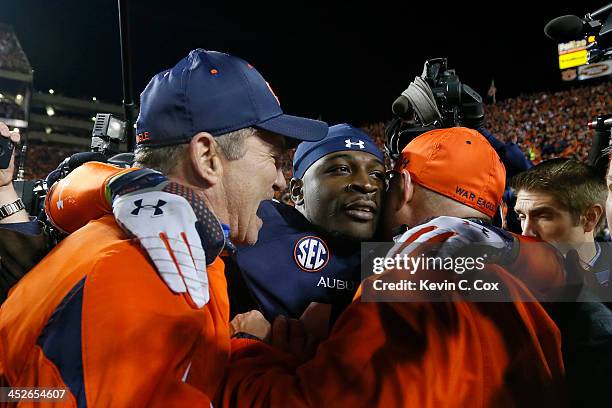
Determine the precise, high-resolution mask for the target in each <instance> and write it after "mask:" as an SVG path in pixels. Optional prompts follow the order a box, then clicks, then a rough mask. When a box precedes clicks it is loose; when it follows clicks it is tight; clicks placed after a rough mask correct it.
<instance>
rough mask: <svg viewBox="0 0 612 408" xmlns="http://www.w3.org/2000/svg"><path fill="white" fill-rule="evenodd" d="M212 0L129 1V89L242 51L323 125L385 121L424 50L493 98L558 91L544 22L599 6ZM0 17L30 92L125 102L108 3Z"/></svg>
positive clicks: (41, 1)
mask: <svg viewBox="0 0 612 408" xmlns="http://www.w3.org/2000/svg"><path fill="white" fill-rule="evenodd" d="M171 3H172V4H171ZM217 3H220V2H213V1H209V2H205V1H182V0H175V1H174V2H169V1H161V0H149V1H144V0H130V1H129V14H128V15H129V24H130V33H129V34H130V37H131V38H130V46H131V47H130V48H131V51H132V75H133V80H134V83H133V90H134V93H135V95H136V96H137V95H139V94H140V92H141V90H142V89H143V88H144V86H145V85H146V83H147V82H148V80H149V79H150V77H151V76H152V75H153V74H155V73H156V72H159V71H161V70H162V69H166V68H169V67H171V66H173V65H174V64H175V63H176V62H177V61H178V60H179V59H180V58H182V57H183V56H185V55H186V54H187V52H188V51H189V50H191V49H193V48H198V47H200V48H206V49H211V50H219V51H224V52H227V53H230V54H235V55H237V56H240V57H242V58H244V59H245V60H247V61H249V62H250V63H252V64H253V65H254V66H255V67H256V68H257V69H258V70H259V71H260V72H261V73H262V75H263V76H264V77H265V78H266V79H267V80H268V81H269V82H270V84H271V85H272V88H274V90H275V92H276V94H277V95H278V96H279V98H280V101H281V104H282V107H283V110H284V111H285V112H287V113H290V114H298V115H305V116H309V117H315V118H316V117H321V118H322V119H324V120H327V121H328V122H330V124H334V123H338V122H344V121H348V122H351V123H354V124H357V125H361V124H363V123H367V122H373V121H378V120H385V119H389V118H390V116H391V115H390V106H391V103H392V102H393V100H394V99H395V98H396V97H397V96H398V95H399V93H401V91H403V90H404V89H405V88H406V86H407V85H408V83H409V82H410V81H411V80H413V79H414V76H416V75H419V74H420V73H421V71H422V67H423V62H424V60H425V59H426V58H431V57H443V56H445V57H447V58H448V59H449V66H450V67H451V68H455V69H456V70H457V73H458V74H459V77H460V79H461V80H462V82H464V83H467V84H468V85H470V86H472V87H473V88H475V89H476V90H477V91H478V92H480V93H481V95H483V96H484V95H485V94H486V91H487V89H488V87H489V84H490V82H491V79H492V78H495V85H496V87H497V90H498V94H497V97H498V99H500V98H505V97H512V96H516V95H518V94H519V93H521V92H533V91H540V90H543V91H551V90H557V89H561V88H562V87H563V86H564V85H563V84H562V83H561V81H560V74H559V70H558V67H557V50H556V43H554V42H553V41H552V40H549V39H548V38H546V37H545V36H544V33H543V27H544V25H545V24H546V23H547V22H548V21H549V20H550V19H552V18H554V17H557V16H560V15H563V14H575V15H578V16H583V15H584V14H586V13H587V12H592V11H594V10H596V9H598V8H600V7H602V6H604V5H605V4H606V2H605V1H580V2H578V1H574V2H571V3H570V2H567V3H563V4H562V3H561V2H551V3H548V2H547V4H545V5H539V4H537V3H539V2H536V1H531V2H488V3H486V4H484V5H482V4H481V5H466V3H467V2H464V1H462V2H454V3H451V4H444V3H442V2H434V1H424V2H404V3H405V4H409V3H419V5H409V6H408V5H406V6H402V7H398V6H397V5H394V4H393V3H385V2H380V1H375V2H367V3H368V4H369V5H363V6H353V5H349V4H348V3H347V4H346V5H334V6H325V7H324V6H321V5H311V4H309V3H308V4H307V2H286V3H291V5H285V6H275V7H271V6H265V7H262V6H261V5H260V6H254V5H250V6H244V7H237V6H236V7H230V6H221V5H219V4H217ZM259 3H263V2H259ZM327 3H330V4H331V3H332V2H331V1H328V2H327ZM170 4H171V5H170ZM534 7H537V8H534ZM0 22H2V23H6V24H10V25H12V26H13V28H14V29H15V31H16V32H17V35H18V37H19V39H20V41H21V44H22V47H23V48H24V50H25V52H26V53H27V55H28V57H29V59H30V62H31V64H32V67H33V68H34V71H35V72H34V85H35V88H36V89H39V90H47V89H49V88H53V89H55V90H56V92H57V93H59V94H63V95H67V96H80V97H91V96H96V97H97V98H98V99H100V100H105V101H110V102H116V103H119V102H121V99H122V96H121V95H122V86H121V65H120V45H119V28H118V12H117V2H116V1H114V0H63V1H62V0H46V1H45V0H37V1H35V0H2V2H1V3H0Z"/></svg>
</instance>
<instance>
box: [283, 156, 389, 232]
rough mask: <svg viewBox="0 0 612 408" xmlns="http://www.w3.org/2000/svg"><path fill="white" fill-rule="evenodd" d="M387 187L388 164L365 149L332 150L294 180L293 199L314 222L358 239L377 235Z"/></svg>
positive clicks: (326, 228) (325, 228)
mask: <svg viewBox="0 0 612 408" xmlns="http://www.w3.org/2000/svg"><path fill="white" fill-rule="evenodd" d="M384 190H385V167H384V165H383V164H382V163H380V162H379V161H378V159H377V158H376V157H375V156H373V155H372V154H370V153H365V152H355V151H340V152H335V153H331V154H329V155H327V156H324V157H322V158H321V159H319V160H318V161H317V162H315V163H314V164H313V165H312V166H311V167H310V168H309V169H308V170H307V171H306V173H305V174H304V176H303V177H302V180H296V179H294V180H292V198H293V200H294V202H296V207H297V208H298V210H300V212H302V214H304V216H305V217H306V218H307V219H308V220H309V221H310V222H311V223H313V224H315V225H317V226H319V227H321V228H323V229H324V230H326V231H329V232H331V233H335V234H339V235H342V236H345V237H348V238H351V239H358V240H361V239H370V238H372V237H373V236H374V232H375V230H376V227H377V225H378V219H379V215H380V208H381V204H382V195H383V193H384Z"/></svg>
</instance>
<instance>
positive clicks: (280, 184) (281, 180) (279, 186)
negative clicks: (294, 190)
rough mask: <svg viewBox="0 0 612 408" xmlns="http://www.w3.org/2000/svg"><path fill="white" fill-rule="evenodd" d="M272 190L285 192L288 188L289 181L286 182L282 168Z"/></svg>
mask: <svg viewBox="0 0 612 408" xmlns="http://www.w3.org/2000/svg"><path fill="white" fill-rule="evenodd" d="M272 188H273V189H274V191H283V190H285V189H286V188H287V180H285V175H284V174H283V170H282V169H281V168H280V167H279V168H278V169H277V170H276V180H274V184H273V185H272Z"/></svg>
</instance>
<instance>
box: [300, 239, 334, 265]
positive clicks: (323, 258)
mask: <svg viewBox="0 0 612 408" xmlns="http://www.w3.org/2000/svg"><path fill="white" fill-rule="evenodd" d="M330 256H331V254H330V253H329V249H328V248H327V244H325V241H323V240H322V239H321V238H319V237H314V236H307V237H303V238H300V240H299V241H298V242H296V244H295V247H294V248H293V260H294V261H295V263H296V264H297V266H299V267H300V269H302V270H303V271H306V272H318V271H320V270H321V269H323V268H325V266H326V265H327V263H328V262H329V258H330Z"/></svg>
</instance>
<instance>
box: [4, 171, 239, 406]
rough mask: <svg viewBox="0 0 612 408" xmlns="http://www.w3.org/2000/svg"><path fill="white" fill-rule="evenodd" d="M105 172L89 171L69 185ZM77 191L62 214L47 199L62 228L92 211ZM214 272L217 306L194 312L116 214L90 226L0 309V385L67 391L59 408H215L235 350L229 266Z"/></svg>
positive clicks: (217, 265)
mask: <svg viewBox="0 0 612 408" xmlns="http://www.w3.org/2000/svg"><path fill="white" fill-rule="evenodd" d="M100 166H102V165H100V164H92V165H90V166H86V167H84V169H83V170H81V171H80V172H76V171H75V172H73V173H72V174H71V175H70V176H69V178H68V179H67V180H73V181H74V180H75V178H76V177H83V175H84V174H86V171H87V168H88V167H89V168H90V170H91V167H94V168H98V170H100V169H101V167H100ZM116 170H117V169H112V168H111V169H108V171H109V172H111V173H112V172H114V171H116ZM96 174H97V177H101V173H100V172H99V171H98V172H96ZM106 176H108V174H107V175H106ZM77 180H79V181H80V182H79V184H78V185H79V186H85V185H90V184H89V183H87V182H86V181H84V180H82V179H77ZM70 184H71V183H69V184H68V186H64V190H63V194H62V199H63V200H65V201H64V204H63V205H60V207H61V209H59V207H57V200H56V201H53V200H51V201H50V202H51V203H52V204H53V205H55V210H57V211H59V212H60V213H62V216H63V218H62V217H57V218H56V219H55V220H54V221H56V222H57V221H58V220H60V224H61V220H64V221H66V220H71V219H72V220H76V219H77V218H79V216H80V215H82V214H78V212H77V213H73V215H72V217H71V216H70V211H78V210H79V208H81V209H83V211H84V212H87V213H88V214H89V213H91V211H92V208H91V207H87V208H82V207H79V206H80V205H89V204H91V203H90V202H88V201H87V200H86V199H85V198H86V197H85V198H83V197H82V196H79V195H78V194H77V191H76V190H78V189H76V188H75V189H74V190H70ZM75 185H76V184H75ZM97 186H98V190H97V191H99V190H100V184H97ZM59 187H60V188H61V187H62V186H61V185H59ZM91 191H94V190H93V189H92V190H91ZM92 194H93V193H92ZM94 196H95V197H98V198H97V199H98V201H99V205H101V207H100V208H98V210H100V209H103V208H102V207H104V205H103V203H102V200H100V196H99V195H97V196H96V195H95V194H93V195H92V196H91V197H94ZM106 205H108V204H106ZM55 210H52V211H55ZM89 215H91V214H89ZM75 222H76V221H75ZM75 225H76V224H75ZM60 226H63V227H64V228H65V229H66V230H69V229H70V226H68V228H66V225H65V224H64V225H60ZM73 226H74V225H73ZM207 272H208V280H209V285H210V287H209V290H210V301H209V303H208V304H207V305H206V306H205V307H203V308H202V309H194V308H192V307H191V306H190V304H189V302H188V301H187V299H186V298H185V295H184V294H175V293H173V292H171V291H170V289H169V288H168V287H167V286H166V284H165V283H164V282H163V280H162V279H161V278H160V277H159V276H158V274H157V272H156V270H155V268H154V266H153V265H152V264H151V263H150V262H149V261H148V258H147V255H146V253H145V252H144V250H142V249H141V248H140V246H139V245H138V243H136V242H134V241H132V240H129V239H126V237H125V236H124V234H123V232H122V231H121V229H120V228H118V227H117V225H116V224H115V221H114V219H113V217H112V215H105V216H102V217H101V218H98V219H96V220H93V221H91V222H89V223H88V224H87V225H86V226H85V227H83V228H81V229H79V230H78V231H76V232H74V233H73V234H71V235H70V236H69V237H67V238H66V239H64V240H63V241H62V242H61V243H60V244H59V245H58V246H57V247H56V248H55V249H54V250H53V251H52V252H51V253H50V254H49V255H48V256H47V257H45V258H44V259H43V260H42V261H41V262H40V263H39V264H38V265H37V266H36V267H35V268H34V269H33V270H32V271H30V272H29V273H28V274H27V275H26V276H25V277H24V278H23V279H22V280H21V281H20V282H19V283H18V284H17V285H16V286H15V287H14V289H13V291H12V292H11V295H10V296H9V298H8V300H7V301H6V302H5V303H4V304H3V305H2V308H1V309H0V378H1V377H4V379H5V380H6V381H7V382H8V384H10V386H13V387H26V386H28V387H68V389H69V391H70V392H69V394H70V395H69V397H68V400H67V401H64V402H62V403H58V404H57V405H58V406H66V403H68V406H77V404H78V406H82V405H83V403H86V404H87V406H90V407H111V406H112V407H141V406H151V407H153V406H159V407H170V406H177V407H178V406H200V407H208V406H209V404H210V399H211V398H212V396H213V395H214V394H215V392H216V390H217V388H218V385H219V382H220V381H221V379H222V376H223V373H224V371H225V369H226V365H227V361H228V358H229V346H230V344H229V329H228V319H229V302H228V298H227V287H226V281H225V276H224V265H223V262H222V261H221V260H220V259H217V260H216V261H215V262H214V263H213V264H212V265H210V266H209V267H208V270H207ZM28 404H31V405H32V406H34V405H35V403H28ZM28 404H24V406H28ZM36 406H38V405H36Z"/></svg>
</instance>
